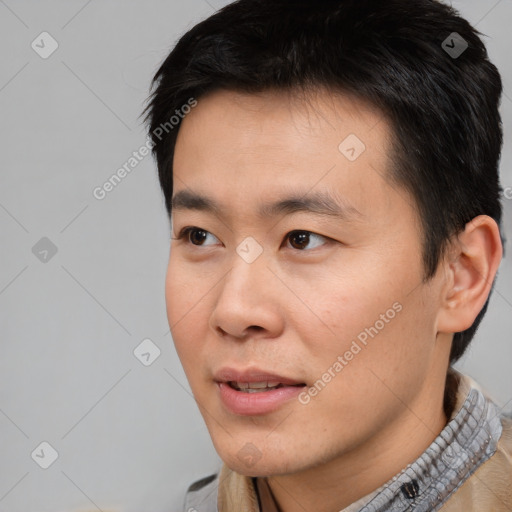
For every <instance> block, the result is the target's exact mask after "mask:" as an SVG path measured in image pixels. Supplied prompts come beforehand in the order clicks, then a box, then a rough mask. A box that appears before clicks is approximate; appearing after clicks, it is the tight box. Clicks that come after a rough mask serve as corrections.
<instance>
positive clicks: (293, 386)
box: [214, 368, 306, 416]
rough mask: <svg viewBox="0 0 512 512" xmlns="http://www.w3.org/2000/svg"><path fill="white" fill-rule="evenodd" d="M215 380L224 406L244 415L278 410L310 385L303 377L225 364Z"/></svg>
mask: <svg viewBox="0 0 512 512" xmlns="http://www.w3.org/2000/svg"><path fill="white" fill-rule="evenodd" d="M214 381H215V383H216V384H217V387H218V390H219V396H220V400H221V402H222V404H223V406H224V407H225V408H226V409H227V410H228V411H229V412H230V413H234V414H237V415H241V416H256V415H264V414H268V413H271V412H274V411H276V410H277V409H280V408H282V407H285V406H286V404H289V403H290V402H291V400H292V399H293V398H296V397H297V396H298V395H299V394H300V392H301V391H302V390H303V389H304V387H306V384H305V383H304V382H301V381H299V380H295V379H291V378H288V377H284V376H280V375H277V374H272V373H268V372H265V371H262V370H257V369H249V370H243V371H238V370H234V369H231V368H225V369H223V370H221V371H219V372H217V373H216V374H215V377H214Z"/></svg>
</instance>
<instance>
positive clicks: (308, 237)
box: [287, 230, 326, 251]
mask: <svg viewBox="0 0 512 512" xmlns="http://www.w3.org/2000/svg"><path fill="white" fill-rule="evenodd" d="M287 238H288V240H289V241H290V246H291V247H292V248H293V249H298V250H301V251H303V250H304V249H308V248H309V249H314V248H316V247H319V246H320V245H323V243H325V240H326V238H325V237H324V236H322V235H317V234H316V233H312V232H311V231H299V230H296V231H291V232H290V233H288V235H287ZM315 239H316V240H320V243H319V242H318V241H317V242H316V244H315V243H314V242H313V244H314V245H313V246H311V245H310V244H311V243H312V241H314V240H315ZM322 241H324V242H323V243H322Z"/></svg>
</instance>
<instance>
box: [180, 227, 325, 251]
mask: <svg viewBox="0 0 512 512" xmlns="http://www.w3.org/2000/svg"><path fill="white" fill-rule="evenodd" d="M192 231H203V232H205V233H208V234H213V233H210V232H209V231H207V230H206V229H202V228H199V227H197V226H187V227H184V228H183V229H182V230H181V231H180V232H179V234H178V236H177V237H175V238H172V240H182V239H184V238H186V237H188V236H189V234H190V233H191V232H192ZM301 233H306V234H308V235H314V236H317V237H320V238H323V239H324V240H326V241H329V238H328V237H326V236H323V235H319V234H318V233H314V232H313V231H307V230H305V229H294V230H292V231H290V232H288V233H287V234H286V236H285V239H288V238H289V237H290V235H292V234H301ZM214 236H215V235H214ZM187 243H188V244H190V245H193V246H194V247H202V246H201V245H196V244H192V243H191V242H190V240H187ZM296 250H297V251H299V252H304V251H305V249H296Z"/></svg>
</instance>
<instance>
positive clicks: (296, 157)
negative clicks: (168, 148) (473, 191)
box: [173, 89, 391, 213]
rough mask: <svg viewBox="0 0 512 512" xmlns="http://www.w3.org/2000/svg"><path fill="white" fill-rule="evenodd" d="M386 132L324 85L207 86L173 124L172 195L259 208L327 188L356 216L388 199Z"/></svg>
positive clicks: (376, 116)
mask: <svg viewBox="0 0 512 512" xmlns="http://www.w3.org/2000/svg"><path fill="white" fill-rule="evenodd" d="M390 135H391V132H390V127H389V124H388V122H387V120H386V119H385V117H384V116H383V114H382V113H380V112H379V111H378V110H376V109H374V108H372V107H371V106H369V105H367V104H365V103H363V102H361V101H359V100H357V99H355V98H353V97H350V96H345V95H341V94H338V93H333V92H331V91H327V90H324V89H319V90H315V91H311V92H309V93H308V94H307V95H305V94H304V93H303V92H296V93H295V92H294V91H275V90H272V91H264V92H261V93H257V94H248V93H242V92H237V91H230V90H220V91H215V92H213V93H210V94H208V95H206V96H205V97H203V98H201V99H200V100H199V104H198V106H197V107H196V108H195V109H194V110H193V111H192V112H191V113H190V114H188V115H187V117H186V118H185V119H184V121H183V122H182V126H181V127H180V132H179V134H178V138H177V142H176V148H175V155H174V163H173V182H174V194H175V195H176V194H178V193H180V192H181V193H182V192H183V191H184V190H185V189H187V190H189V191H192V190H193V191H194V192H197V193H199V192H201V193H202V194H201V195H203V196H205V195H206V194H205V192H206V191H210V192H211V194H210V195H215V196H216V198H217V199H218V202H219V203H220V202H222V203H224V204H226V203H229V204H230V205H232V206H233V207H234V206H239V207H241V208H242V209H243V208H246V207H248V205H249V204H252V203H254V207H255V211H256V210H258V211H261V209H262V208H263V207H262V206H261V203H262V202H265V200H266V199H269V198H271V197H273V198H274V199H276V200H277V199H279V198H280V197H282V195H283V194H282V192H283V191H285V190H286V191H290V190H291V189H293V190H294V191H295V192H297V193H296V194H295V197H296V196H297V195H300V194H301V193H302V194H311V193H316V194H322V193H323V194H325V193H329V195H330V196H332V197H337V198H338V199H341V202H345V203H347V204H350V205H351V206H350V207H353V208H354V209H355V210H358V211H359V212H361V213H362V212H363V210H364V209H365V208H369V207H370V206H371V205H372V204H373V205H374V206H375V205H376V204H377V203H382V202H384V203H386V202H387V201H388V200H389V198H386V197H385V196H383V193H384V192H387V190H386V189H385V188H384V185H387V183H386V181H387V179H386V174H387V169H388V167H389V158H388V148H389V147H390V144H389V140H390ZM181 195H183V194H181ZM196 195H197V194H196ZM288 195H289V194H288ZM256 203H258V207H257V208H256Z"/></svg>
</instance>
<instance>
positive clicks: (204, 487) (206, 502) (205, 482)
mask: <svg viewBox="0 0 512 512" xmlns="http://www.w3.org/2000/svg"><path fill="white" fill-rule="evenodd" d="M218 485H219V475H218V473H214V474H212V475H209V476H207V477H204V478H201V479H200V480H197V481H196V482H194V483H193V484H191V485H190V486H189V488H188V489H187V494H186V496H185V508H184V512H217V492H218Z"/></svg>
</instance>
